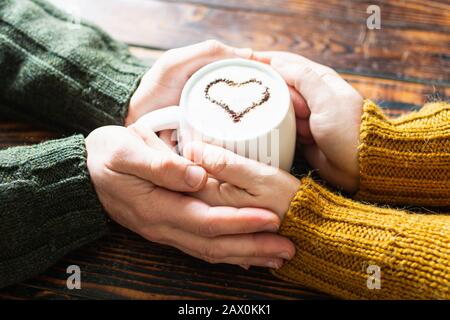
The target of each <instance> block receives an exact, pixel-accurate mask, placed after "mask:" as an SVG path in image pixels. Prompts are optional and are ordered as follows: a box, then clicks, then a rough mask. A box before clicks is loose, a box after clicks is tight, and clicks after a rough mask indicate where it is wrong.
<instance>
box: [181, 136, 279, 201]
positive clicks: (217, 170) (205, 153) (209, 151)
mask: <svg viewBox="0 0 450 320" xmlns="http://www.w3.org/2000/svg"><path fill="white" fill-rule="evenodd" d="M183 155H184V157H186V158H187V159H189V160H191V161H193V162H194V163H196V164H199V165H200V166H202V167H203V168H205V170H206V171H207V172H208V173H209V174H211V175H213V176H214V177H216V178H217V179H219V180H221V181H225V182H229V183H231V184H233V185H235V186H237V187H238V188H241V189H246V190H247V191H248V192H250V193H252V190H254V189H255V186H258V185H265V184H271V182H275V181H274V180H276V179H277V178H279V177H280V176H279V175H278V174H277V173H279V172H281V170H277V169H276V168H272V167H269V166H268V165H266V164H263V163H259V162H257V161H254V160H251V159H247V158H245V157H242V156H239V155H237V154H235V153H233V152H231V151H229V150H226V149H224V148H221V147H218V146H214V145H210V144H205V143H201V142H192V143H189V144H187V145H186V146H185V147H184V150H183ZM265 173H271V174H265ZM276 182H279V181H276Z"/></svg>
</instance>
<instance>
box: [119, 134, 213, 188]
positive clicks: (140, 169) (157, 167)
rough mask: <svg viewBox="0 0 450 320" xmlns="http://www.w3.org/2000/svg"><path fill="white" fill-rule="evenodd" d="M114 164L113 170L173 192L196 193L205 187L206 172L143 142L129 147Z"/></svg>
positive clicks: (170, 153) (174, 155) (186, 160)
mask: <svg viewBox="0 0 450 320" xmlns="http://www.w3.org/2000/svg"><path fill="white" fill-rule="evenodd" d="M115 158H116V159H117V160H115V161H113V163H112V169H113V170H114V171H117V172H121V173H125V174H129V175H133V176H136V177H139V178H141V179H144V180H147V181H150V182H152V183H153V184H155V185H157V186H160V187H164V188H167V189H169V190H172V191H180V192H195V191H198V190H200V189H201V188H202V187H203V186H204V185H205V183H206V181H207V178H208V175H207V173H206V171H205V170H204V169H203V168H202V167H200V166H198V165H195V164H194V163H193V162H192V161H189V160H188V159H185V158H183V157H181V156H179V155H177V154H175V153H173V152H171V151H165V150H160V149H155V148H152V147H149V146H148V145H146V144H145V143H144V142H143V141H139V143H136V144H134V143H131V144H130V145H128V147H127V151H126V153H123V152H122V153H121V154H120V155H118V156H117V157H115Z"/></svg>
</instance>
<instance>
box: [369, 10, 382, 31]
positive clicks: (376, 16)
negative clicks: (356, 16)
mask: <svg viewBox="0 0 450 320" xmlns="http://www.w3.org/2000/svg"><path fill="white" fill-rule="evenodd" d="M366 13H368V14H370V16H369V17H368V18H367V20H366V25H367V29H369V30H375V29H381V9H380V7H379V6H377V5H375V4H372V5H370V6H368V7H367V9H366Z"/></svg>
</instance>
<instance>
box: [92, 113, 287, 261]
mask: <svg viewBox="0 0 450 320" xmlns="http://www.w3.org/2000/svg"><path fill="white" fill-rule="evenodd" d="M86 148H87V153H88V157H87V166H88V170H89V173H90V176H91V179H92V182H93V185H94V187H95V190H96V192H97V194H98V198H99V200H100V202H101V203H102V205H103V207H104V208H105V210H106V211H107V212H108V214H109V216H110V217H111V219H113V220H115V221H116V222H118V223H119V224H121V225H122V226H124V227H126V228H128V229H130V230H132V231H134V232H136V233H138V234H140V235H141V236H143V237H144V238H146V239H148V240H150V241H155V242H158V243H162V244H168V245H171V246H173V247H176V248H178V249H180V250H182V251H184V252H186V253H188V254H190V255H193V256H195V257H198V258H201V259H203V260H206V261H209V262H212V263H216V262H224V263H231V264H239V265H243V266H244V267H248V266H249V265H257V266H268V267H272V268H276V267H279V266H281V264H282V259H281V258H280V257H279V256H280V255H281V254H282V253H283V252H285V251H286V250H291V249H290V248H291V247H292V244H291V243H290V241H289V240H287V239H285V238H283V237H281V236H278V235H276V234H274V233H272V232H276V231H277V229H278V227H279V224H280V219H279V217H278V216H277V215H276V214H274V213H272V212H271V211H269V210H265V209H257V208H241V207H240V208H239V209H236V208H233V207H230V206H211V205H208V204H206V203H205V202H203V201H201V200H198V199H195V198H193V197H191V196H188V195H185V194H183V193H181V192H193V191H197V190H200V189H201V188H203V187H204V185H205V183H206V181H207V175H206V172H205V171H204V169H203V168H201V167H199V166H196V165H195V164H194V163H192V162H191V161H189V160H187V159H185V158H183V157H180V156H178V155H176V154H175V153H173V152H172V151H171V150H170V149H169V147H168V146H166V145H165V144H164V143H163V142H162V141H161V140H160V139H159V138H158V137H157V136H156V135H155V134H154V133H153V132H151V130H149V129H148V128H147V126H146V123H145V119H144V118H143V119H141V120H139V121H137V122H136V123H134V124H133V125H131V126H129V127H128V128H124V127H118V126H107V127H101V128H99V129H96V130H95V131H93V132H92V133H91V134H90V135H89V136H88V137H87V138H86Z"/></svg>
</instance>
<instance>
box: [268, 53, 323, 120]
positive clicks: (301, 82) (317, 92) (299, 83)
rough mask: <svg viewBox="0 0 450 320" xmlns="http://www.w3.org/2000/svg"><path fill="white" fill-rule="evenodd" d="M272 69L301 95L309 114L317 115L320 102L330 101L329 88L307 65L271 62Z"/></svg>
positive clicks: (278, 61) (278, 60)
mask: <svg viewBox="0 0 450 320" xmlns="http://www.w3.org/2000/svg"><path fill="white" fill-rule="evenodd" d="M272 67H273V68H274V69H275V70H276V71H278V72H279V73H280V75H281V76H282V77H283V78H284V80H285V81H286V82H287V83H288V84H289V85H290V86H293V87H295V89H296V90H297V91H298V92H300V93H301V95H302V96H303V97H304V98H305V100H306V103H307V105H308V106H309V108H310V110H311V112H314V113H318V112H320V111H321V110H317V108H318V107H322V106H323V105H326V104H322V103H319V102H320V101H326V100H330V94H331V92H330V88H329V87H328V85H327V83H326V82H325V81H324V80H323V79H322V77H321V76H320V75H319V74H318V73H317V72H316V71H315V70H314V69H312V68H311V67H310V66H309V65H308V64H298V63H295V64H289V63H286V62H285V61H283V60H280V59H273V60H272Z"/></svg>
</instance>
